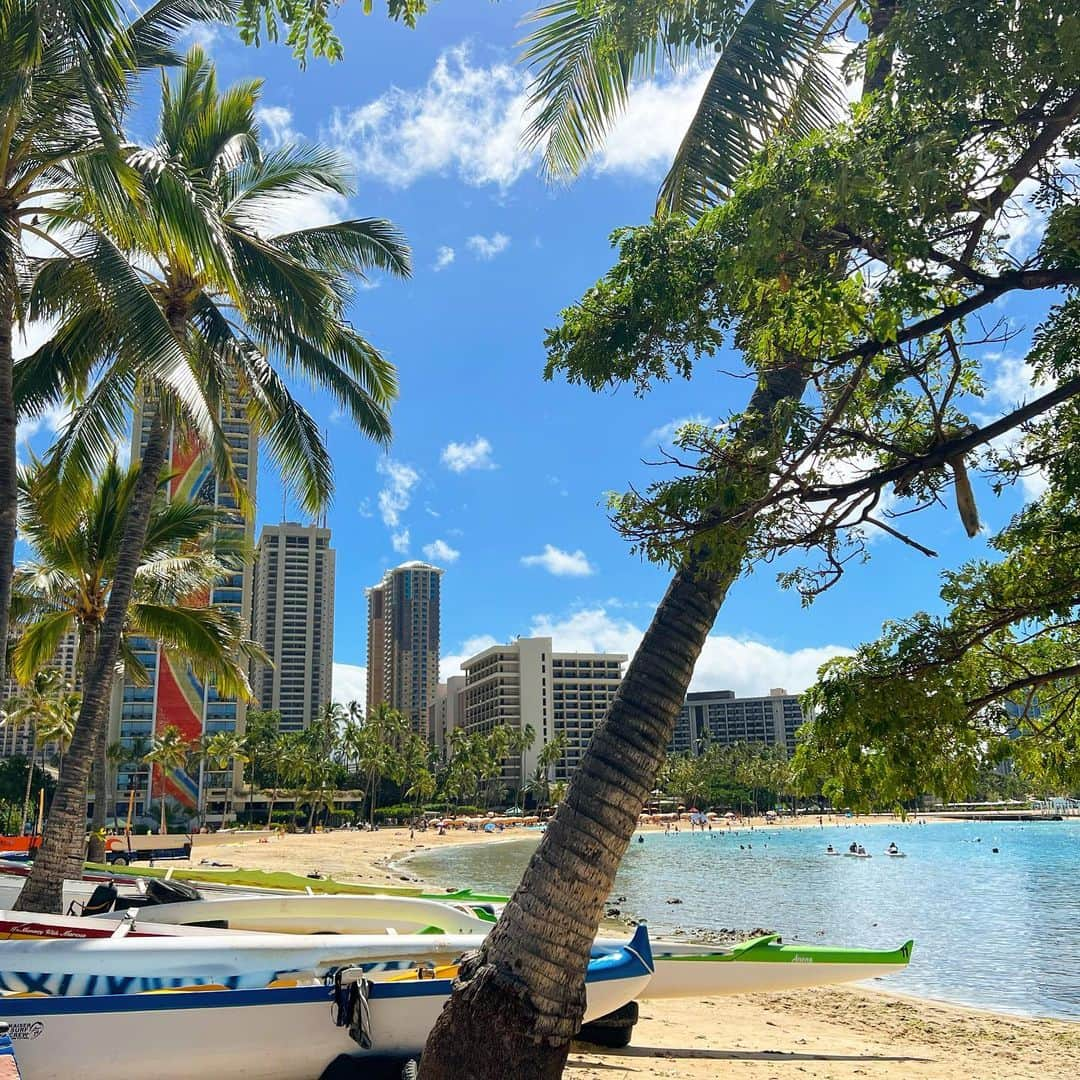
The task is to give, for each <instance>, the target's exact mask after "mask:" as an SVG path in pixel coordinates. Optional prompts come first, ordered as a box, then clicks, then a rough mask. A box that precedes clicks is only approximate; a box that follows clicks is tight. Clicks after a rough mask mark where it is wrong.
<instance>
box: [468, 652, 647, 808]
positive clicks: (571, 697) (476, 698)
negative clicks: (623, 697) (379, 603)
mask: <svg viewBox="0 0 1080 1080" xmlns="http://www.w3.org/2000/svg"><path fill="white" fill-rule="evenodd" d="M626 660H627V657H626V655H625V654H624V653H566V652H553V651H552V642H551V638H549V637H536V638H518V639H517V640H516V641H512V642H510V643H509V644H507V645H492V646H491V648H489V649H484V651H483V652H479V653H477V654H476V655H475V656H471V657H469V659H467V660H465V661H463V662H462V665H461V667H462V670H463V671H464V672H465V681H464V685H463V686H462V687H461V688H460V689H459V690H458V691H457V693H458V695H459V696H460V704H458V705H457V706H456V709H457V712H458V713H459V716H460V720H459V723H460V725H461V726H463V727H464V728H465V730H466V731H468V732H480V733H484V734H486V733H487V732H489V731H491V730H492V729H493V728H494V727H496V726H498V725H500V724H501V725H506V726H508V727H510V728H511V729H513V730H515V731H521V730H523V729H524V728H525V727H526V725H530V726H531V727H532V729H533V731H534V733H535V736H536V737H535V740H534V742H533V744H532V746H531V747H530V748H529V749H528V750H526V751H525V753H524V754H522V755H521V758H520V759H518V758H516V757H513V758H511V759H508V760H507V761H506V762H504V765H503V776H502V779H503V782H504V783H505V784H507V785H509V786H511V787H519V786H520V785H521V784H522V783H524V782H525V781H526V780H528V779H529V777H530V776H532V774H533V773H534V772H535V771H536V766H537V756H538V755H539V753H540V750H541V748H542V747H544V746H546V745H547V744H548V743H549V742H551V741H552V740H553V739H554V738H555V737H556V736H558V735H562V736H563V737H564V738H565V740H566V748H565V750H564V751H563V754H562V757H561V758H560V759H559V761H558V762H556V764H555V767H554V769H553V770H552V775H551V777H550V778H551V779H553V780H568V779H569V778H570V776H571V774H572V773H573V772H574V770H575V769H576V768H577V767H578V765H579V764H580V763H581V759H582V757H583V756H584V754H585V750H586V748H587V747H588V745H589V740H590V739H591V738H592V735H593V732H594V731H595V730H596V727H597V725H598V724H599V723H600V722H601V721H602V720H603V719H604V717H605V716H606V715H607V710H608V706H609V705H610V704H611V701H612V699H613V698H614V697H615V693H616V691H617V690H618V689H619V684H620V683H621V682H622V671H623V665H624V664H625V663H626Z"/></svg>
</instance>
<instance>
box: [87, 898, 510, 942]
mask: <svg viewBox="0 0 1080 1080" xmlns="http://www.w3.org/2000/svg"><path fill="white" fill-rule="evenodd" d="M144 911H145V912H146V917H147V919H148V920H151V921H153V922H154V923H157V924H159V925H160V924H163V923H169V924H172V925H175V926H214V927H221V928H222V929H229V930H251V931H257V932H259V933H271V934H387V933H390V934H486V933H487V932H488V930H490V929H491V927H492V925H493V924H494V922H495V916H494V915H492V914H490V913H489V912H487V911H486V910H485V909H484V908H482V907H477V908H472V907H469V906H467V905H464V904H461V905H459V904H448V903H443V902H442V901H438V900H421V899H419V898H417V897H411V896H222V897H214V898H212V899H211V898H207V899H205V900H189V901H181V902H179V903H173V904H154V905H151V906H149V907H146V908H139V909H136V910H135V914H136V915H137V916H141V913H142V912H144ZM126 917H128V912H126V911H110V912H107V913H105V914H102V915H98V916H95V917H94V918H93V920H92V921H94V922H101V921H106V920H114V921H116V920H122V919H124V918H126Z"/></svg>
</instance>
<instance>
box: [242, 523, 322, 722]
mask: <svg viewBox="0 0 1080 1080" xmlns="http://www.w3.org/2000/svg"><path fill="white" fill-rule="evenodd" d="M251 630H252V636H253V637H254V638H255V640H256V641H257V642H258V643H259V644H260V645H261V646H262V647H263V649H264V650H265V651H266V653H267V654H268V655H269V657H270V659H271V660H272V661H273V666H271V667H268V666H267V665H265V664H255V665H253V669H252V679H251V687H252V689H253V690H254V691H255V696H256V697H257V698H258V699H259V705H260V707H261V708H263V709H275V710H277V712H279V713H280V714H281V730H282V731H301V730H302V729H303V728H306V727H307V726H308V724H310V723H311V721H312V719H313V718H314V716H315V714H316V713H317V712H318V711H319V709H321V708H322V706H323V705H325V704H326V703H327V702H328V701H329V700H330V693H331V675H332V664H333V651H334V551H333V549H332V548H331V547H330V530H329V529H324V528H320V527H318V526H317V525H300V524H297V523H296V522H293V521H287V522H282V524H280V525H264V526H263V530H262V535H261V536H260V537H259V546H258V548H256V550H255V587H254V604H253V607H252V613H251Z"/></svg>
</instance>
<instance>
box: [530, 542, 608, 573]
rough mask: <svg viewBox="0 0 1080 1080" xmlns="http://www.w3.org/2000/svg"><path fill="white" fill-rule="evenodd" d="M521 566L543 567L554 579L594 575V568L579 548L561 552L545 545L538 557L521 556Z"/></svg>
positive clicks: (549, 545) (559, 549)
mask: <svg viewBox="0 0 1080 1080" xmlns="http://www.w3.org/2000/svg"><path fill="white" fill-rule="evenodd" d="M521 565H522V566H540V567H543V569H545V570H546V571H547V572H548V573H549V574H554V575H555V576H556V577H588V575H589V574H594V573H596V569H595V567H593V566H592V565H591V564H590V562H589V560H588V558H587V557H586V555H585V552H584V551H582V550H581V549H580V548H578V550H577V551H563V550H562V549H561V548H557V547H555V546H554V545H553V544H545V545H544V550H543V551H542V552H541V553H540V554H539V555H523V556H522V558H521Z"/></svg>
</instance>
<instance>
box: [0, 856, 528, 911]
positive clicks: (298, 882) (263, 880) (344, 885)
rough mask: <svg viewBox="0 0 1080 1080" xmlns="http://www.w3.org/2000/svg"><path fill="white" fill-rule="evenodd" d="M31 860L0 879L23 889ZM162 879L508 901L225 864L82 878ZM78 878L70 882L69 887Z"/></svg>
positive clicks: (90, 873)
mask: <svg viewBox="0 0 1080 1080" xmlns="http://www.w3.org/2000/svg"><path fill="white" fill-rule="evenodd" d="M31 865H32V863H31V862H29V861H22V860H15V859H0V884H2V883H3V880H4V878H7V879H8V880H9V881H10V882H11V885H12V886H13V887H16V888H19V889H21V888H22V885H21V882H17V881H15V880H12V879H17V878H25V877H28V876H29V875H30V868H31ZM150 878H161V879H164V880H166V881H185V882H192V883H193V884H195V885H200V886H210V887H215V888H220V889H226V890H228V891H229V892H230V893H231V892H234V891H235V892H241V891H244V892H247V891H250V890H254V891H255V892H257V893H286V894H288V893H301V894H305V895H313V894H315V895H324V894H327V895H334V896H412V897H416V898H417V899H420V900H446V901H450V902H451V903H469V904H505V903H506V901H507V899H508V898H507V897H505V896H494V895H489V894H486V893H477V892H473V890H472V889H447V890H446V891H445V892H425V891H424V890H423V889H421V888H418V887H417V886H405V885H380V884H376V883H371V884H369V883H366V882H365V883H359V882H349V881H335V880H334V879H333V878H323V877H319V878H309V877H304V876H303V875H301V874H290V873H288V872H286V871H281V870H274V871H271V870H225V869H221V868H220V867H197V866H185V867H177V866H169V867H164V866H126V867H124V869H123V870H122V871H117V870H116V869H115V868H114V867H112V866H107V865H106V864H104V863H90V862H88V863H86V864H85V869H84V871H83V876H82V880H83V881H84V882H88V883H90V884H91V885H94V884H105V883H108V884H113V885H136V884H137V883H138V882H139V881H142V880H147V879H150ZM73 884H75V883H73V882H67V883H65V885H66V887H67V886H71V885H73Z"/></svg>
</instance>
